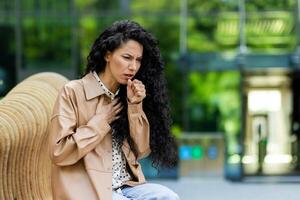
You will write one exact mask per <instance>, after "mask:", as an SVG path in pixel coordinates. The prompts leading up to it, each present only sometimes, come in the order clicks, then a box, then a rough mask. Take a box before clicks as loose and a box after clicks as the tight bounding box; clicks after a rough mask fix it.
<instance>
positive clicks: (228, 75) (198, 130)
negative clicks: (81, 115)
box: [0, 0, 300, 180]
mask: <svg viewBox="0 0 300 200" xmlns="http://www.w3.org/2000/svg"><path fill="white" fill-rule="evenodd" d="M297 5H298V1H297V0H291V1H285V0H273V1H271V2H269V4H267V3H266V4H265V5H262V4H261V3H260V2H259V1H256V0H253V1H247V0H244V1H234V0H211V1H209V0H207V1H203V2H200V3H199V1H197V0H180V1H172V2H171V1H168V0H153V1H152V3H151V5H149V4H148V3H147V2H143V1H139V0H131V1H129V0H112V1H104V0H98V1H97V0H95V1H92V0H91V1H84V0H63V1H62V0H61V1H58V0H54V1H53V0H23V1H21V0H15V1H9V0H2V1H1V2H0V36H1V42H0V52H1V54H0V96H3V95H5V94H6V93H7V92H8V90H9V89H11V88H12V87H13V86H14V85H15V84H16V83H18V82H19V81H21V80H23V79H24V78H25V77H27V76H29V75H31V74H34V73H37V72H41V71H55V72H58V73H60V74H62V75H64V76H66V77H68V78H69V79H74V78H78V77H80V74H81V73H82V71H83V68H84V65H85V59H86V56H87V54H88V52H89V48H90V46H91V44H92V42H93V40H94V39H95V38H96V36H97V34H98V33H99V32H100V31H101V30H102V29H103V28H104V27H105V26H107V25H109V24H111V22H113V21H115V20H118V19H124V18H129V19H133V20H136V21H138V22H140V23H141V24H142V25H144V26H146V28H148V29H150V30H151V31H152V32H154V34H155V35H156V36H157V38H158V39H159V40H160V42H161V43H160V47H161V50H162V53H163V56H164V58H165V60H166V64H167V67H166V70H167V78H168V81H169V85H170V88H171V90H170V96H171V105H172V110H173V113H172V114H173V118H174V126H173V131H174V134H178V135H177V137H178V140H179V150H180V152H179V153H180V159H181V168H180V169H179V171H178V173H180V175H183V176H188V175H190V176H194V175H197V174H198V175H199V174H200V175H203V174H204V173H202V172H208V174H213V173H214V174H216V175H220V174H222V173H223V167H224V173H225V177H227V178H229V179H233V180H234V179H236V180H238V179H241V178H242V177H243V176H246V175H274V174H276V175H286V174H297V173H299V170H300V164H299V160H300V158H299V156H300V150H299V149H300V145H299V141H300V124H299V123H300V95H299V84H300V83H299V82H300V80H299V79H300V78H299V69H300V48H299V44H300V42H299V41H300V39H299V37H300V33H299V30H300V25H299V10H298V9H297V8H298V6H297ZM203 88H204V89H203ZM178 94H182V95H178ZM214 94H218V95H214ZM178 96H181V97H180V98H178ZM207 102H209V103H207ZM193 133H194V134H193ZM223 163H225V165H224V166H223ZM210 168H211V169H214V170H212V171H210V172H209V170H208V169H210ZM211 172H213V173H211Z"/></svg>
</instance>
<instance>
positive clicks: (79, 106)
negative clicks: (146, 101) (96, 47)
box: [49, 73, 150, 200]
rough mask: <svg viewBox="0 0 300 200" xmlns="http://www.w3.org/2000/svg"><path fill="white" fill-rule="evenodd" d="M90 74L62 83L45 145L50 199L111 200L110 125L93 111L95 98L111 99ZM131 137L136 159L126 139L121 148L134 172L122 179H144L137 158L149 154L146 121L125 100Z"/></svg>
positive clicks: (137, 106)
mask: <svg viewBox="0 0 300 200" xmlns="http://www.w3.org/2000/svg"><path fill="white" fill-rule="evenodd" d="M98 84H99V83H98V82H97V81H96V80H95V78H94V76H93V75H92V73H89V74H87V75H86V76H84V77H83V78H82V79H79V80H73V81H70V82H69V83H67V84H66V85H65V86H64V87H63V89H62V90H61V92H60V94H59V95H58V98H57V101H56V103H55V106H54V110H53V115H52V118H51V126H50V137H49V144H50V146H49V149H50V157H51V160H52V163H53V164H52V177H51V183H52V191H53V199H55V200H67V199H68V200H83V199H88V200H99V199H100V200H111V199H112V141H111V127H110V126H109V124H108V123H107V122H106V121H104V120H102V119H101V118H100V117H99V115H95V111H96V106H97V104H98V102H99V101H101V103H102V104H107V103H109V102H110V98H108V97H107V96H106V95H105V94H104V91H103V90H101V89H100V87H99V85H98ZM128 120H129V129H130V135H131V137H132V139H133V141H134V144H135V147H136V149H137V151H138V158H136V157H135V155H134V154H133V152H132V151H131V150H130V148H129V145H128V143H127V141H125V142H124V143H123V146H122V151H123V153H124V155H125V157H126V160H127V162H128V164H129V167H130V169H131V171H132V173H133V175H134V180H132V181H128V182H126V184H128V185H137V184H141V183H144V182H145V177H144V175H143V172H142V169H141V166H140V164H139V163H138V162H137V160H138V159H140V158H142V157H145V156H147V155H148V154H149V153H150V147H149V123H148V120H147V118H146V115H145V113H144V112H143V109H142V103H140V104H128Z"/></svg>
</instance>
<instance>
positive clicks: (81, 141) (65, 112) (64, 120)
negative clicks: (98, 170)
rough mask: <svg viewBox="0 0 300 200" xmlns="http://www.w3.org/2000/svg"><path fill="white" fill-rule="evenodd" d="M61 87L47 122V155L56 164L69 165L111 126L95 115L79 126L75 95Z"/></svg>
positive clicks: (92, 146)
mask: <svg viewBox="0 0 300 200" xmlns="http://www.w3.org/2000/svg"><path fill="white" fill-rule="evenodd" d="M70 93H72V91H70V88H66V86H65V87H64V88H63V90H62V91H61V92H60V94H59V95H58V97H57V100H56V103H55V106H54V110H53V115H52V118H51V123H50V133H49V143H50V147H49V149H50V158H51V160H52V162H53V163H54V164H56V165H60V166H66V165H72V164H74V163H76V162H77V161H78V160H80V159H81V158H82V157H83V156H85V155H86V154H87V153H88V152H90V151H91V150H93V149H94V148H95V147H96V146H97V144H99V143H100V141H101V140H102V139H103V138H104V136H105V135H106V134H107V133H109V132H110V130H111V127H110V125H109V124H108V123H107V122H106V121H105V120H103V119H101V117H100V116H99V115H94V116H93V117H92V118H91V119H90V120H89V121H88V122H87V124H86V125H82V126H79V127H78V124H77V121H78V120H77V116H76V112H75V111H76V109H77V108H76V103H75V102H76V100H75V95H74V94H73V95H72V94H71V95H70Z"/></svg>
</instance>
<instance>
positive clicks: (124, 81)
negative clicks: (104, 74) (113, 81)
mask: <svg viewBox="0 0 300 200" xmlns="http://www.w3.org/2000/svg"><path fill="white" fill-rule="evenodd" d="M118 82H119V84H122V85H127V80H119V81H118Z"/></svg>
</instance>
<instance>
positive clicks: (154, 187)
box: [112, 183, 180, 200]
mask: <svg viewBox="0 0 300 200" xmlns="http://www.w3.org/2000/svg"><path fill="white" fill-rule="evenodd" d="M112 199H113V200H180V199H179V197H178V195H177V194H176V193H175V192H173V191H172V190H170V189H169V188H167V187H165V186H162V185H159V184H154V183H144V184H141V185H137V186H134V187H125V188H123V189H122V190H121V189H119V190H118V191H113V198H112Z"/></svg>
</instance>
